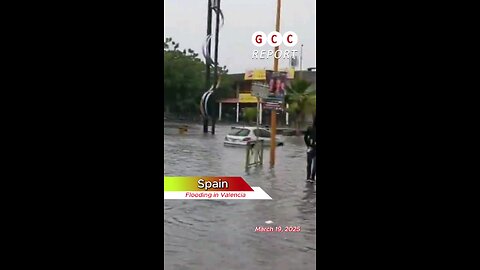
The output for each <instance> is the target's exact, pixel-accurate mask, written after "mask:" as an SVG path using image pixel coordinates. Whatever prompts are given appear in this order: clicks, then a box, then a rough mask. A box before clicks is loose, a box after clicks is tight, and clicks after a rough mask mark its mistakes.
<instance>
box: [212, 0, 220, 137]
mask: <svg viewBox="0 0 480 270" xmlns="http://www.w3.org/2000/svg"><path fill="white" fill-rule="evenodd" d="M216 4H217V6H216V7H217V11H219V10H220V0H217V1H216ZM215 17H216V21H215V60H214V61H215V71H214V75H213V77H214V82H215V86H214V88H213V89H214V90H216V88H217V83H218V76H219V75H218V32H219V31H220V16H219V15H218V13H216V14H215ZM212 134H215V116H214V115H213V116H212Z"/></svg>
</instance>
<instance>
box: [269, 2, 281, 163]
mask: <svg viewBox="0 0 480 270" xmlns="http://www.w3.org/2000/svg"><path fill="white" fill-rule="evenodd" d="M281 5H282V1H281V0H277V18H276V25H275V30H276V31H277V32H280V8H281ZM278 49H279V46H276V47H275V54H274V55H277V51H278ZM273 71H274V72H278V58H276V57H274V58H273ZM271 126H272V127H271V137H270V141H271V145H270V167H271V168H273V167H274V166H275V147H276V146H277V142H276V136H277V111H276V110H272V115H271Z"/></svg>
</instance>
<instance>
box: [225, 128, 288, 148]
mask: <svg viewBox="0 0 480 270" xmlns="http://www.w3.org/2000/svg"><path fill="white" fill-rule="evenodd" d="M270 137H271V133H270V131H268V130H267V129H265V128H260V127H258V128H257V127H232V131H231V132H230V133H229V134H228V135H227V136H225V140H224V141H223V144H224V145H228V146H247V145H248V144H249V142H253V141H257V140H260V141H263V144H264V146H266V147H268V146H271V139H270ZM275 143H276V145H277V146H282V145H283V143H284V142H283V140H282V139H281V138H279V137H278V136H275Z"/></svg>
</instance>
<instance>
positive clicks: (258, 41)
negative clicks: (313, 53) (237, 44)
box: [252, 31, 298, 59]
mask: <svg viewBox="0 0 480 270" xmlns="http://www.w3.org/2000/svg"><path fill="white" fill-rule="evenodd" d="M267 43H268V45H269V46H271V47H277V46H280V45H281V44H284V45H285V46H286V47H293V46H295V45H297V43H298V36H297V34H296V33H295V32H292V31H288V32H286V33H284V34H283V35H282V34H281V33H279V32H277V31H273V32H270V34H268V35H267V34H265V33H264V32H262V31H257V32H255V33H253V35H252V44H253V45H255V46H256V47H262V46H264V45H265V44H267ZM297 52H298V50H288V49H287V50H283V51H282V50H278V51H276V52H275V51H274V50H272V49H270V50H253V54H252V59H269V57H270V56H273V57H275V58H277V59H279V58H284V59H289V58H291V57H295V53H297Z"/></svg>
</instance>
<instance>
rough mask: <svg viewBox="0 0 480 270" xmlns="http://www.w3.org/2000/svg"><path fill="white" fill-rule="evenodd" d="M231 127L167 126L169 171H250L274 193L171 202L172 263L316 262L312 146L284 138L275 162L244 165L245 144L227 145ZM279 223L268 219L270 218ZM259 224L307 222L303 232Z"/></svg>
mask: <svg viewBox="0 0 480 270" xmlns="http://www.w3.org/2000/svg"><path fill="white" fill-rule="evenodd" d="M229 131H230V128H229V127H222V126H217V129H216V133H217V134H216V135H211V134H207V135H205V134H203V133H202V127H201V126H200V125H198V126H194V127H190V128H189V130H188V132H187V133H186V134H184V135H179V134H178V130H177V129H174V128H165V131H164V133H165V136H164V149H165V150H164V160H165V161H164V168H165V171H164V174H165V175H169V176H175V175H190V176H194V175H235V176H243V177H244V178H245V180H246V181H247V182H248V183H249V184H250V185H251V186H260V187H262V189H264V190H265V191H266V192H267V193H268V194H269V195H270V196H271V197H272V198H273V200H269V201H254V200H251V201H250V200H246V201H243V200H238V201H237V200H228V201H200V200H190V201H177V200H166V201H164V212H165V216H164V224H165V232H164V235H165V242H164V248H165V253H164V256H165V260H164V261H165V269H167V270H177V269H178V270H181V269H185V270H187V269H188V270H190V269H195V270H203V269H222V270H236V269H247V270H250V269H252V270H264V269H265V270H266V269H276V270H284V269H285V270H289V269H298V270H304V269H315V265H316V262H315V253H316V242H315V240H316V239H315V235H316V221H315V218H316V186H315V185H312V184H309V183H306V182H305V166H306V153H305V150H306V149H305V146H304V144H303V140H302V138H301V137H285V146H283V147H279V148H277V151H276V164H275V168H274V169H273V170H271V169H269V166H268V164H269V158H270V155H269V149H267V150H266V151H265V155H264V164H265V165H264V167H263V168H252V169H250V170H249V172H248V173H247V172H245V169H244V165H245V149H243V148H235V147H224V146H223V138H224V137H225V135H226V134H227V133H228V132H229ZM267 220H272V221H273V222H274V223H273V224H270V225H267V224H265V221H267ZM257 226H300V227H301V232H291V233H276V232H270V233H266V232H264V233H258V232H255V227H257Z"/></svg>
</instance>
